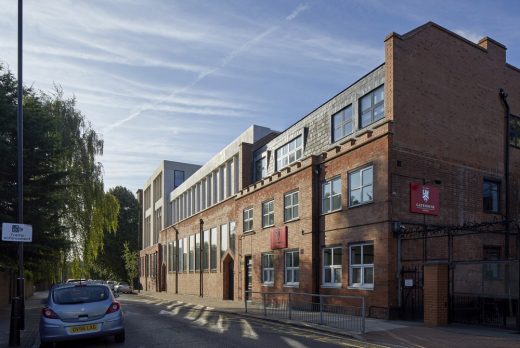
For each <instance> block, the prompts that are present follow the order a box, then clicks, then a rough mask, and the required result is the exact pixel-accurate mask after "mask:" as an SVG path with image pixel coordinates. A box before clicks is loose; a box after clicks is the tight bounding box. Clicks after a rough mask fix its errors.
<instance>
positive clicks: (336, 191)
mask: <svg viewBox="0 0 520 348" xmlns="http://www.w3.org/2000/svg"><path fill="white" fill-rule="evenodd" d="M339 209H341V177H339V176H338V177H337V178H334V179H332V180H329V181H326V182H324V183H323V185H322V187H321V212H322V213H323V214H325V213H329V212H331V211H335V210H339Z"/></svg>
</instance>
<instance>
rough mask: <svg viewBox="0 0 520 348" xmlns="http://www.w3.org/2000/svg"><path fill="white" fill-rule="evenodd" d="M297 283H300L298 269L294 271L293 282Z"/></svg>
mask: <svg viewBox="0 0 520 348" xmlns="http://www.w3.org/2000/svg"><path fill="white" fill-rule="evenodd" d="M299 281H300V270H299V269H295V270H294V282H295V283H298V282H299Z"/></svg>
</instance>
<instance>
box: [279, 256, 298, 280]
mask: <svg viewBox="0 0 520 348" xmlns="http://www.w3.org/2000/svg"><path fill="white" fill-rule="evenodd" d="M295 254H298V266H295V265H294V255H295ZM288 255H291V256H290V257H291V266H288V265H287V256H288ZM283 259H284V272H283V274H284V284H285V286H299V285H300V251H299V250H288V251H286V252H285V253H284V255H283ZM288 274H291V279H292V281H290V282H289V281H287V278H288V277H287V275H288ZM296 274H298V281H297V282H296V281H294V279H295V278H296V277H295V275H296Z"/></svg>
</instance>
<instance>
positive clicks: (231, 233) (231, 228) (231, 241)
mask: <svg viewBox="0 0 520 348" xmlns="http://www.w3.org/2000/svg"><path fill="white" fill-rule="evenodd" d="M229 248H230V249H231V250H233V252H235V222H234V221H233V222H230V223H229Z"/></svg>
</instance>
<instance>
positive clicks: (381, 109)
mask: <svg viewBox="0 0 520 348" xmlns="http://www.w3.org/2000/svg"><path fill="white" fill-rule="evenodd" d="M384 115H385V106H384V105H383V104H381V105H379V106H378V107H376V108H375V109H374V121H375V120H379V119H380V118H383V117H384Z"/></svg>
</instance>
